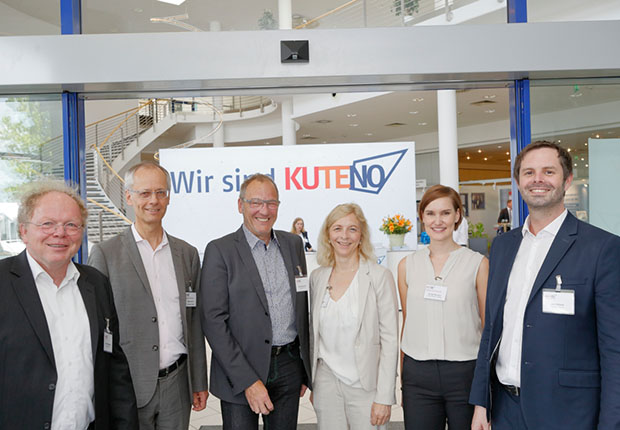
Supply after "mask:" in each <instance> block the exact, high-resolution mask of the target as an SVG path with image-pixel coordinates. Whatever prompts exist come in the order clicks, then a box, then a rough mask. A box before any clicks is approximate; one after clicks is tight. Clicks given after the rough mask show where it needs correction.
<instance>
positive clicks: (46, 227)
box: [24, 221, 84, 236]
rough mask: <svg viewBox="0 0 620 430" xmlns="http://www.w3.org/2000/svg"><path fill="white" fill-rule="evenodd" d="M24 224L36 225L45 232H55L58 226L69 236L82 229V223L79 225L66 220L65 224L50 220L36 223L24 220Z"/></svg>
mask: <svg viewBox="0 0 620 430" xmlns="http://www.w3.org/2000/svg"><path fill="white" fill-rule="evenodd" d="M24 224H32V225H36V226H37V227H39V228H40V229H41V231H42V232H43V233H45V234H52V233H56V230H57V229H58V228H59V227H60V228H62V229H64V231H65V233H66V234H68V235H70V236H72V235H75V234H79V233H81V231H82V229H83V228H84V226H83V225H79V224H76V223H74V222H67V223H65V224H56V223H55V222H52V221H46V222H44V223H41V224H37V223H36V222H25V223H24Z"/></svg>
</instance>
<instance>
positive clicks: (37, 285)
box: [0, 181, 138, 430]
mask: <svg viewBox="0 0 620 430" xmlns="http://www.w3.org/2000/svg"><path fill="white" fill-rule="evenodd" d="M87 216H88V212H87V210H86V206H85V205H84V202H83V201H82V199H81V198H80V196H79V195H78V194H77V193H76V192H75V191H74V190H72V189H71V188H69V187H68V186H66V185H65V184H64V183H63V182H60V181H49V182H41V183H35V184H32V185H31V189H30V190H29V191H28V192H26V193H25V194H24V195H23V197H22V201H21V205H20V208H19V212H18V221H19V234H20V237H21V239H22V240H23V242H24V244H25V245H26V250H25V251H24V252H22V253H21V254H19V255H17V256H15V257H10V258H7V259H5V260H1V261H0V357H1V358H0V363H1V364H0V368H1V369H2V370H1V371H0V372H1V376H0V380H1V381H2V382H1V383H0V428H2V429H52V430H55V429H69V428H70V429H79V430H85V429H117V430H119V429H127V430H134V429H135V428H136V426H137V422H138V416H137V412H136V399H135V395H134V391H133V387H132V384H131V376H130V373H129V367H128V365H127V359H126V357H125V355H124V354H123V351H122V350H121V347H120V345H119V329H118V318H117V315H116V310H115V309H114V302H113V300H112V291H111V287H110V283H109V282H108V280H107V279H106V277H105V276H103V275H102V274H101V273H99V272H98V271H97V270H95V269H93V268H92V267H88V266H84V265H82V264H77V263H73V262H72V261H71V258H72V257H73V256H74V255H75V253H76V252H77V251H78V249H79V248H80V245H81V243H82V237H83V235H84V225H85V223H86V218H87Z"/></svg>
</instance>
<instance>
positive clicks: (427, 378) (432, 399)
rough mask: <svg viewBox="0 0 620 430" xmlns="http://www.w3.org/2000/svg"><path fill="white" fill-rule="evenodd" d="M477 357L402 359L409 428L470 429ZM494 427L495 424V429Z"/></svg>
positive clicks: (406, 424)
mask: <svg viewBox="0 0 620 430" xmlns="http://www.w3.org/2000/svg"><path fill="white" fill-rule="evenodd" d="M475 366H476V360H471V361H445V360H427V361H418V360H414V359H413V358H411V357H409V356H407V355H405V358H404V361H403V375H402V378H403V384H402V387H403V412H404V418H405V429H407V430H445V428H446V420H447V421H448V428H449V429H450V430H469V429H470V428H471V419H472V416H473V414H474V407H473V406H472V405H470V404H469V402H468V400H469V391H470V389H471V381H472V379H473V377H474V368H475ZM493 430H495V428H494V429H493Z"/></svg>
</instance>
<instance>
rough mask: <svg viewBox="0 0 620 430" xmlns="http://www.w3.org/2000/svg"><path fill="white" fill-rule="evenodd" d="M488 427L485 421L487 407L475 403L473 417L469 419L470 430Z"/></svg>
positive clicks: (483, 429)
mask: <svg viewBox="0 0 620 430" xmlns="http://www.w3.org/2000/svg"><path fill="white" fill-rule="evenodd" d="M489 429H490V427H489V422H488V421H487V408H484V407H482V406H478V405H476V407H475V408H474V417H473V418H472V420H471V430H489Z"/></svg>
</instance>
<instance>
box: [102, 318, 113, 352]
mask: <svg viewBox="0 0 620 430" xmlns="http://www.w3.org/2000/svg"><path fill="white" fill-rule="evenodd" d="M105 322H106V327H105V329H104V330H103V352H107V353H109V354H112V351H113V346H112V345H113V344H114V342H113V340H114V338H113V337H112V332H111V331H110V318H106V319H105Z"/></svg>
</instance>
